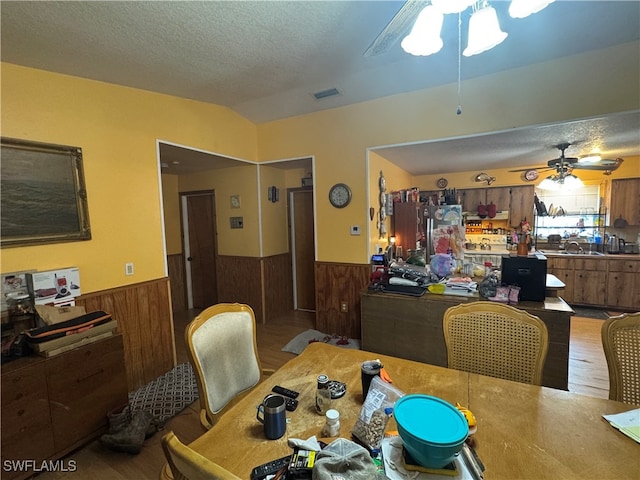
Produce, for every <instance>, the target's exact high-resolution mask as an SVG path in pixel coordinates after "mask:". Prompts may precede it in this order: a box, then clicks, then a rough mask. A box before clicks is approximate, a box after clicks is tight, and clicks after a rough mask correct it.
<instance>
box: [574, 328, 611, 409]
mask: <svg viewBox="0 0 640 480" xmlns="http://www.w3.org/2000/svg"><path fill="white" fill-rule="evenodd" d="M603 322H604V320H596V319H593V318H584V317H571V336H570V342H569V391H570V392H574V393H580V394H582V395H589V396H591V397H598V398H609V370H608V369H607V360H606V359H605V357H604V350H603V349H602V337H601V334H600V329H601V328H602V323H603Z"/></svg>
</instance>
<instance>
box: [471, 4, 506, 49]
mask: <svg viewBox="0 0 640 480" xmlns="http://www.w3.org/2000/svg"><path fill="white" fill-rule="evenodd" d="M505 38H507V33H506V32H503V31H502V30H501V29H500V23H499V22H498V15H497V13H496V10H495V9H494V8H493V7H489V6H486V7H484V8H481V9H480V10H476V11H475V12H474V13H473V15H471V18H470V19H469V42H468V43H467V48H465V49H464V52H462V54H463V55H464V56H465V57H470V56H472V55H477V54H479V53H482V52H486V51H487V50H490V49H492V48H493V47H495V46H496V45H499V44H500V43H502V42H503V41H504V39H505Z"/></svg>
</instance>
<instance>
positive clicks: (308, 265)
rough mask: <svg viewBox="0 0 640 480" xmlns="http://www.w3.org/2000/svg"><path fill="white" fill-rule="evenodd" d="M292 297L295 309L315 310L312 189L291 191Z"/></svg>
mask: <svg viewBox="0 0 640 480" xmlns="http://www.w3.org/2000/svg"><path fill="white" fill-rule="evenodd" d="M289 217H290V225H291V258H292V263H293V265H292V267H293V283H294V285H293V290H294V291H293V298H294V308H295V309H296V310H311V311H315V309H316V282H315V271H314V268H315V245H314V238H315V235H314V227H313V190H290V191H289Z"/></svg>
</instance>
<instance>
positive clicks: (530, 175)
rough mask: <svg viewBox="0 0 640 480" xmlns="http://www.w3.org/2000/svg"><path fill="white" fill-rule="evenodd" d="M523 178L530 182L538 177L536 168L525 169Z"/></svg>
mask: <svg viewBox="0 0 640 480" xmlns="http://www.w3.org/2000/svg"><path fill="white" fill-rule="evenodd" d="M524 178H525V180H529V181H530V182H531V181H533V180H535V179H536V178H538V171H537V170H527V171H526V172H524Z"/></svg>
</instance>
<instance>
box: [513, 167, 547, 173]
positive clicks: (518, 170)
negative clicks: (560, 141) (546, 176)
mask: <svg viewBox="0 0 640 480" xmlns="http://www.w3.org/2000/svg"><path fill="white" fill-rule="evenodd" d="M528 170H538V171H539V172H544V171H545V170H554V168H553V167H529V168H519V169H517V170H509V171H510V172H526V171H528Z"/></svg>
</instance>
